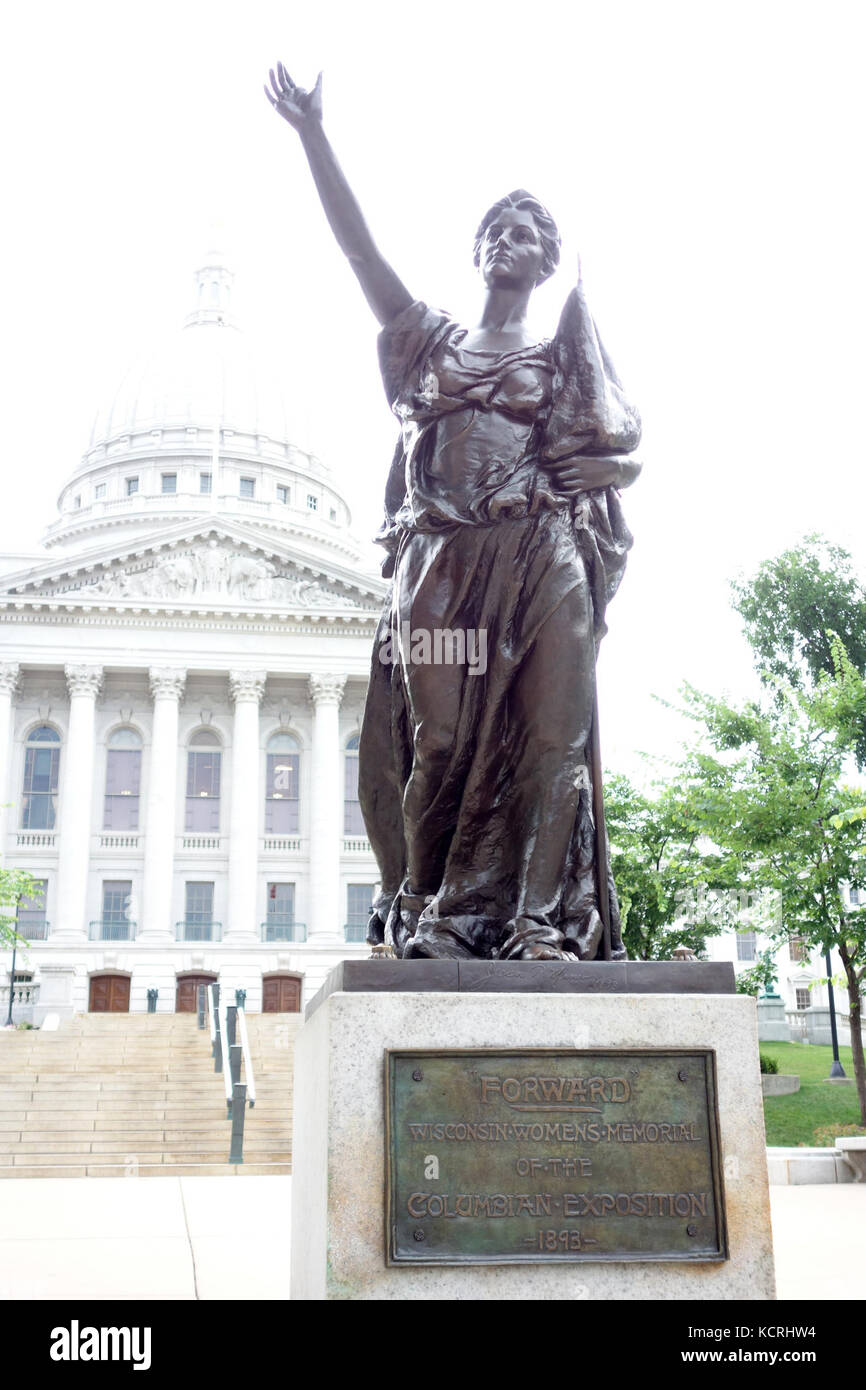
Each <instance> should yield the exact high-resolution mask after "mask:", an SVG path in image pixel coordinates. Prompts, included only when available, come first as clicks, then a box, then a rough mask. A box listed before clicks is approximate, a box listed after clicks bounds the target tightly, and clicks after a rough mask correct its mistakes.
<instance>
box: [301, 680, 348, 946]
mask: <svg viewBox="0 0 866 1390" xmlns="http://www.w3.org/2000/svg"><path fill="white" fill-rule="evenodd" d="M345 684H346V677H345V676H310V683H309V691H310V700H311V701H312V704H313V710H314V714H313V767H312V777H311V779H310V780H311V785H312V805H311V807H310V908H309V914H310V920H309V939H310V940H313V939H316V940H318V941H319V942H321V943H322V944H323V945H324V944H325V942H327V944H328V945H334V944H335V943H336V942H337V941H340V940H341V939H342V935H341V927H342V925H343V922H344V921H345V913H344V911H343V906H342V904H341V902H340V839H341V834H342V829H343V821H342V814H343V788H342V785H341V783H340V725H339V712H340V700H341V699H342V697H343V688H344V686H345Z"/></svg>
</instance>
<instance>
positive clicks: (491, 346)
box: [265, 64, 640, 960]
mask: <svg viewBox="0 0 866 1390" xmlns="http://www.w3.org/2000/svg"><path fill="white" fill-rule="evenodd" d="M270 83H271V86H270V89H269V88H268V87H267V86H266V87H265V92H266V93H267V96H268V99H269V101H270V102H271V104H272V106H273V107H274V109H275V110H276V111H278V112H279V114H280V115H281V116H282V117H283V118H284V119H285V120H286V121H287V122H288V123H289V125H291V126H292V127H293V128H294V129H295V130H296V131H297V132H298V134H299V135H300V137H301V142H302V144H303V147H304V150H305V152H306V155H307V159H308V161H309V164H310V169H311V170H312V174H313V178H314V180H315V183H316V188H317V189H318V192H319V196H320V198H321V200H322V205H323V207H324V210H325V214H326V216H327V218H328V221H329V223H330V225H331V228H332V230H333V232H334V235H335V237H336V239H337V241H338V243H339V245H340V247H341V248H342V250H343V251H344V252H345V254H346V256H347V257H348V259H349V263H350V265H351V267H352V269H353V270H354V272H355V274H356V275H357V277H358V279H359V281H360V283H361V288H362V289H363V291H364V294H365V295H366V298H367V301H368V303H369V305H370V307H371V309H372V310H373V313H374V314H375V315H376V318H377V319H378V320H379V323H380V324H381V325H382V332H381V334H380V338H379V355H380V362H381V368H382V376H383V379H384V384H385V390H386V393H387V397H388V401H389V404H390V405H391V408H392V409H393V411H394V413H395V415H396V416H397V419H398V420H399V422H400V439H399V443H398V446H397V451H396V454H395V458H394V462H393V464H392V467H391V472H390V476H389V479H388V483H387V487H386V495H385V523H384V526H383V528H382V531H381V533H380V536H379V540H380V541H381V543H382V544H383V545H384V546H385V548H386V550H387V552H388V558H387V560H386V562H385V565H384V566H383V570H384V573H385V574H386V576H388V577H392V579H393V582H392V586H391V592H390V595H389V599H388V602H387V604H386V609H385V612H384V614H383V617H382V622H381V625H380V630H379V634H378V636H377V641H376V645H375V647H374V653H373V662H372V672H371V678H370V686H369V692H368V696H367V704H366V709H365V713H364V724H363V729H362V734H361V748H360V793H359V794H360V800H361V808H362V811H363V814H364V820H365V823H366V826H367V831H368V834H369V837H370V843H371V845H372V847H373V850H374V852H375V854H376V858H377V860H378V863H379V868H380V870H381V875H382V891H381V893H380V895H379V897H378V898H377V899H376V902H375V903H374V905H373V916H372V918H371V922H370V930H369V933H368V939H369V940H371V941H372V942H374V943H384V944H386V945H391V946H393V948H394V950H395V952H396V954H397V955H399V956H403V957H406V958H413V957H432V958H450V959H472V958H481V959H488V960H491V959H500V960H593V959H596V958H598V957H601V956H607V957H610V958H612V959H624V957H625V954H626V953H625V949H624V947H623V945H622V941H621V938H620V929H619V911H618V906H617V901H616V890H615V888H614V885H613V880H612V878H611V877H610V875H609V872H608V869H607V854H606V845H605V844H604V843H603V841H604V830H603V824H602V822H601V820H600V816H599V812H600V807H601V801H600V785H599V777H600V773H599V768H598V766H597V763H598V759H597V757H596V759H595V760H593V758H592V756H591V747H592V729H593V724H594V719H593V710H594V692H595V659H596V651H597V647H598V643H599V640H600V638H601V636H602V635H603V633H604V631H605V620H604V615H605V609H606V606H607V603H608V601H609V599H610V598H611V597H612V595H613V593H614V592H615V590H616V588H617V586H618V584H619V581H620V579H621V577H622V573H623V570H624V567H625V559H626V553H627V551H628V548H629V546H630V545H631V536H630V535H629V532H628V530H627V528H626V526H625V522H624V520H623V516H622V511H621V508H620V504H619V495H618V489H620V488H623V487H627V486H628V485H629V484H630V483H632V482H633V481H634V479H635V478H636V476H637V474H638V472H639V467H640V465H639V464H637V463H636V462H635V461H634V460H632V459H630V458H629V457H628V454H629V453H630V451H631V450H633V449H634V448H635V447H636V446H637V444H638V442H639V440H640V420H639V417H638V414H637V412H636V410H635V409H634V408H633V407H632V406H631V405H630V404H629V402H628V401H627V399H626V397H625V395H624V392H623V390H622V386H621V384H620V382H619V379H618V377H617V375H616V373H615V371H614V369H613V366H612V364H611V362H610V359H609V358H608V356H607V354H606V352H605V350H604V348H603V347H602V344H601V342H600V340H599V337H598V334H597V331H596V328H595V324H594V323H593V320H592V318H591V317H590V314H589V312H588V310H587V307H586V301H585V298H584V294H583V288H582V285H581V283H580V281H579V282H578V285H577V287H576V289H574V290H572V292H571V294H570V295H569V297H568V300H567V302H566V305H565V308H564V310H563V313H562V317H561V319H560V323H559V327H558V329H557V332H556V335H555V337H554V338H553V339H552V340H551V341H544V342H537V341H536V340H535V338H534V337H533V335H532V334H531V333H530V332H529V331H528V329H527V327H526V311H527V306H528V303H529V298H530V295H531V293H532V291H533V289H534V287H535V286H536V285H537V284H539V283H540V282H541V281H543V280H545V279H547V277H548V276H550V275H552V273H553V271H554V270H555V268H556V265H557V263H558V261H559V248H560V238H559V233H558V231H557V228H556V224H555V223H554V221H553V219H552V217H551V216H550V214H549V213H548V212H547V211H546V209H545V208H544V207H543V206H542V205H541V203H539V202H538V201H537V200H536V199H535V198H533V197H531V196H530V195H529V194H528V193H527V192H526V191H525V190H523V189H518V190H517V191H515V192H513V193H510V194H509V195H508V196H507V197H505V198H502V199H501V200H500V201H499V202H498V203H496V204H494V206H493V207H492V208H490V210H489V211H488V212H487V213H486V214H485V216H484V217H483V219H482V221H481V225H480V227H479V228H478V231H477V233H476V237H475V264H476V265H477V266H478V267H479V269H480V271H481V276H482V279H483V281H484V286H485V294H484V304H483V309H482V313H481V318H480V320H479V322H478V324H477V325H476V327H474V328H469V329H467V328H464V327H461V326H460V324H458V323H455V322H454V321H453V320H452V319H451V318H450V317H449V316H448V315H447V314H444V313H442V312H440V311H439V310H436V309H431V308H429V307H428V306H427V305H426V304H423V303H421V302H420V301H418V300H415V299H413V297H412V295H411V294H410V293H409V291H408V290H407V289H406V287H405V285H404V284H403V283H402V281H401V280H400V279H399V278H398V276H397V275H396V274H395V272H394V270H393V269H392V268H391V266H390V265H388V263H387V262H386V261H385V260H384V259H383V258H382V256H381V254H380V253H379V251H378V250H377V248H376V245H375V243H374V242H373V239H372V237H371V235H370V232H369V230H368V228H367V225H366V222H365V221H364V218H363V215H362V213H361V210H360V208H359V206H358V203H357V202H356V200H355V197H354V195H353V193H352V191H351V189H350V187H349V185H348V183H347V181H346V179H345V176H344V175H343V173H342V171H341V169H340V166H339V164H338V163H337V160H336V158H335V156H334V153H333V151H332V149H331V146H330V144H329V142H328V139H327V136H326V135H325V132H324V129H323V126H322V79H321V73H320V74H319V78H318V80H317V82H316V85H315V87H314V88H313V90H312V91H310V92H306V91H304V90H302V89H301V88H299V87H296V86H295V84H294V83H293V82H292V80H291V78H290V77H289V75H288V73H287V72H286V70H285V68H284V67H283V65H282V64H278V65H277V68H276V70H275V71H272V72H271V73H270ZM593 762H595V764H596V766H595V767H593ZM593 775H594V777H595V793H596V799H595V813H594V809H593ZM599 831H600V833H597V832H599Z"/></svg>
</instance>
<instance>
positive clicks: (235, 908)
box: [225, 671, 267, 942]
mask: <svg viewBox="0 0 866 1390" xmlns="http://www.w3.org/2000/svg"><path fill="white" fill-rule="evenodd" d="M266 679H267V672H266V671H230V672H229V688H230V690H231V695H232V699H233V700H234V702H235V718H234V726H233V730H232V791H231V797H232V806H231V817H230V820H229V904H228V922H227V923H226V927H227V930H226V933H225V935H226V937H227V939H228V940H230V941H246V942H251V941H254V940H255V939H256V937H257V935H258V929H259V919H258V918H257V917H256V877H257V871H258V862H259V852H258V851H259V812H260V809H261V808H260V806H259V701H260V700H261V698H262V695H263V694H264V689H265V680H266Z"/></svg>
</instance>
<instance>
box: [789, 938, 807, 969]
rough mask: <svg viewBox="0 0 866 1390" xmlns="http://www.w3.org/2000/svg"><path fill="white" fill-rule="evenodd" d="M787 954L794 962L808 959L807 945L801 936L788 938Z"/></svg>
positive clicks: (797, 962) (799, 962) (798, 962)
mask: <svg viewBox="0 0 866 1390" xmlns="http://www.w3.org/2000/svg"><path fill="white" fill-rule="evenodd" d="M788 954H789V956H790V957H791V960H792V961H794V962H795V963H796V964H798V965H799V964H801V963H802V962H803V961H804V960H808V959H809V947H808V946H807V945H806V942H805V940H804V938H803V937H802V936H792V937H790V938H789V940H788Z"/></svg>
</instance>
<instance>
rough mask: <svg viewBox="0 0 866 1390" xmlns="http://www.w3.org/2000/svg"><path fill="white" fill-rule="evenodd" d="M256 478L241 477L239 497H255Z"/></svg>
mask: <svg viewBox="0 0 866 1390" xmlns="http://www.w3.org/2000/svg"><path fill="white" fill-rule="evenodd" d="M255 495H256V480H255V478H241V497H255Z"/></svg>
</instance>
